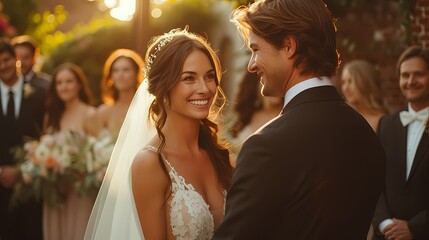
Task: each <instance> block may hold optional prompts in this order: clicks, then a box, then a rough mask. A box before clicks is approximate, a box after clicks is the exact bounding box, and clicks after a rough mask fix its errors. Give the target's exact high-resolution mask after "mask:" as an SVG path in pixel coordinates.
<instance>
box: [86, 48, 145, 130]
mask: <svg viewBox="0 0 429 240" xmlns="http://www.w3.org/2000/svg"><path fill="white" fill-rule="evenodd" d="M142 69H143V60H142V59H141V57H140V56H139V55H138V54H137V53H136V52H134V51H132V50H130V49H118V50H115V51H114V52H113V53H112V54H110V56H109V57H108V58H107V60H106V62H105V64H104V71H103V80H102V82H101V88H102V90H103V96H102V97H103V102H104V104H102V105H101V106H100V107H98V109H97V112H96V116H95V119H96V121H94V123H95V124H94V126H92V127H91V128H92V132H93V135H95V136H98V135H99V134H100V133H101V132H102V131H103V130H107V131H108V132H109V133H110V134H112V135H113V136H115V137H117V136H118V134H119V130H120V129H121V126H122V122H123V121H124V118H125V115H126V113H127V110H128V107H129V106H130V103H131V100H132V99H133V96H134V94H135V92H136V91H137V88H138V87H139V85H140V83H141V82H142V80H143V73H142Z"/></svg>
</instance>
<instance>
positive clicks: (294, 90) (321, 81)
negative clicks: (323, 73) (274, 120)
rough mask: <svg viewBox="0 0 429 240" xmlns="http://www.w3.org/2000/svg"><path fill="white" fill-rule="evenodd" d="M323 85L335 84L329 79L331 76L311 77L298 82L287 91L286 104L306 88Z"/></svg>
mask: <svg viewBox="0 0 429 240" xmlns="http://www.w3.org/2000/svg"><path fill="white" fill-rule="evenodd" d="M321 86H333V84H332V82H331V80H329V78H327V77H315V78H310V79H307V80H304V81H302V82H300V83H298V84H296V85H295V86H293V87H291V88H290V89H289V90H288V91H287V92H286V94H285V102H284V106H286V105H287V104H288V103H289V102H290V100H292V98H294V97H295V96H296V95H298V94H299V93H301V92H303V91H304V90H307V89H310V88H314V87H321ZM284 106H283V107H284Z"/></svg>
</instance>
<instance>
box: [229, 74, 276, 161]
mask: <svg viewBox="0 0 429 240" xmlns="http://www.w3.org/2000/svg"><path fill="white" fill-rule="evenodd" d="M261 86H262V85H261V84H260V82H259V77H258V75H257V74H255V73H251V72H246V74H245V75H244V77H243V79H242V80H241V82H240V85H239V87H238V89H239V90H238V93H237V96H236V97H235V101H234V103H233V104H234V105H233V111H232V113H231V114H230V115H231V116H230V117H227V122H226V124H228V122H231V123H232V126H231V127H230V128H231V129H230V131H229V132H228V133H227V139H228V142H229V143H230V144H231V152H230V154H231V162H232V165H233V166H235V160H236V157H237V155H238V153H239V152H240V149H241V146H242V145H243V143H244V141H245V140H246V139H247V138H248V137H249V136H250V135H252V134H253V133H254V132H256V131H257V130H258V129H259V128H260V127H262V126H263V125H264V124H265V123H267V122H269V121H270V120H271V119H273V118H274V117H277V116H278V115H279V114H280V111H281V109H282V107H283V98H282V97H263V96H262V94H261Z"/></svg>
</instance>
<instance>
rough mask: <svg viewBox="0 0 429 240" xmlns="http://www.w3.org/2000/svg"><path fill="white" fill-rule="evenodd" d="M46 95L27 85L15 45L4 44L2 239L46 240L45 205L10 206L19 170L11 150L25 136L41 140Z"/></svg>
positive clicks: (0, 83)
mask: <svg viewBox="0 0 429 240" xmlns="http://www.w3.org/2000/svg"><path fill="white" fill-rule="evenodd" d="M45 95H46V91H45V90H44V89H42V88H41V87H39V86H35V85H33V84H32V83H25V81H24V77H23V76H22V75H19V76H18V74H17V71H16V55H15V51H14V49H13V47H12V45H11V44H9V43H8V42H5V41H0V239H1V240H27V239H28V240H36V239H42V223H41V222H42V215H41V214H42V208H41V203H40V202H36V201H30V202H28V203H20V204H19V205H18V206H16V207H13V208H12V207H11V206H10V198H11V196H12V193H13V187H14V185H15V184H16V182H17V181H18V179H19V170H18V169H17V168H16V166H15V164H16V161H15V159H14V157H13V154H12V152H11V150H12V149H13V148H14V147H15V146H22V145H23V138H24V137H25V136H28V137H33V138H37V137H38V136H39V134H40V131H41V128H42V121H43V114H44V102H45Z"/></svg>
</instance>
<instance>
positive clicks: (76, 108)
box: [43, 63, 95, 240]
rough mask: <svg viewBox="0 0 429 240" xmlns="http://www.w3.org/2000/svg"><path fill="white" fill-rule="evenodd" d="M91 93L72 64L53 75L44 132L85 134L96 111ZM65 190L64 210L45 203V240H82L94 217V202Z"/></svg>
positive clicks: (82, 77)
mask: <svg viewBox="0 0 429 240" xmlns="http://www.w3.org/2000/svg"><path fill="white" fill-rule="evenodd" d="M90 102H91V94H90V91H89V88H88V82H87V79H86V76H85V75H84V73H83V71H82V70H81V68H80V67H78V66H77V65H75V64H72V63H64V64H62V65H60V66H58V67H57V68H56V69H55V70H54V73H53V75H52V82H51V85H50V87H49V91H48V99H47V109H46V115H45V122H44V124H45V127H44V129H45V131H46V132H52V131H54V132H59V131H67V130H74V131H77V132H81V133H84V132H85V131H86V130H85V128H86V127H85V123H86V122H87V121H89V119H88V118H89V116H91V115H92V114H93V113H94V111H95V108H94V107H92V106H90ZM71 189H72V188H71V187H70V189H65V190H64V191H66V192H65V197H64V203H63V206H62V207H61V208H52V207H50V206H48V205H47V204H44V209H43V233H44V239H45V240H58V239H61V240H81V239H83V235H84V233H85V228H86V224H87V222H88V219H89V216H90V214H91V209H92V207H93V204H94V199H93V198H90V197H81V196H79V195H78V194H77V193H75V192H73V191H72V190H71Z"/></svg>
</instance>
